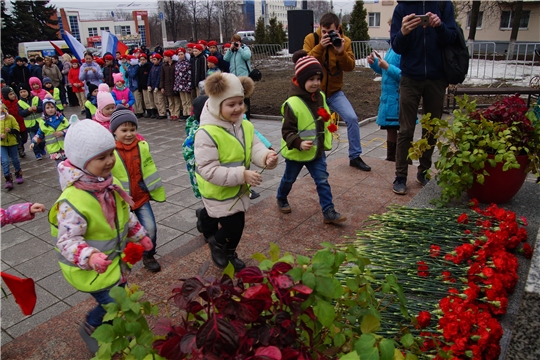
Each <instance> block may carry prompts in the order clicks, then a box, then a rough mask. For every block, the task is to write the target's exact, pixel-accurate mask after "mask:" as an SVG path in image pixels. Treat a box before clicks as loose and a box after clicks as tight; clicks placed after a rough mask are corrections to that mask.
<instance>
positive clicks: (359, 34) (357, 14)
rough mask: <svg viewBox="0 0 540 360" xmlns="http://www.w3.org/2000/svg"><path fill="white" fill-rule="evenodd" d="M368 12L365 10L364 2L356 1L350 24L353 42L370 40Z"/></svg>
mask: <svg viewBox="0 0 540 360" xmlns="http://www.w3.org/2000/svg"><path fill="white" fill-rule="evenodd" d="M366 19H367V11H366V9H365V8H364V2H363V1H356V3H355V4H354V7H353V11H352V13H351V19H350V23H349V37H350V38H351V40H352V41H367V40H369V34H368V24H367V20H366Z"/></svg>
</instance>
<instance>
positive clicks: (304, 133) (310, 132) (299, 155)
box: [281, 91, 332, 162]
mask: <svg viewBox="0 0 540 360" xmlns="http://www.w3.org/2000/svg"><path fill="white" fill-rule="evenodd" d="M321 96H322V97H323V102H324V108H325V109H326V111H328V113H330V109H329V108H328V105H327V104H326V97H325V96H324V93H323V92H322V91H321ZM286 104H289V107H290V108H291V109H292V110H293V112H294V115H295V116H296V119H298V135H299V136H300V138H301V139H302V141H313V147H312V148H311V149H309V150H307V151H300V150H298V149H289V148H288V147H287V143H286V141H285V140H284V139H281V148H282V149H283V150H282V151H281V155H283V157H284V158H285V159H289V160H293V161H299V162H308V161H311V160H313V159H314V158H315V156H316V155H317V144H318V141H317V137H318V134H317V123H316V122H317V121H323V120H317V119H318V118H319V115H318V114H313V113H312V112H311V110H310V109H309V107H308V105H307V104H306V103H305V102H304V100H302V99H301V98H300V97H298V96H291V97H290V98H288V99H287V100H286V101H285V102H284V103H283V105H282V106H281V114H282V115H283V112H284V107H285V105H286ZM283 121H285V119H283V120H282V122H283ZM331 149H332V133H331V132H330V131H328V127H327V126H326V124H325V125H324V150H326V151H328V150H331Z"/></svg>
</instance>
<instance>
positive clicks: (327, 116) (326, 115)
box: [317, 107, 330, 122]
mask: <svg viewBox="0 0 540 360" xmlns="http://www.w3.org/2000/svg"><path fill="white" fill-rule="evenodd" d="M317 115H319V116H320V117H321V118H322V119H323V120H324V122H327V121H328V120H330V114H329V113H328V111H326V109H325V108H323V107H320V108H319V110H317Z"/></svg>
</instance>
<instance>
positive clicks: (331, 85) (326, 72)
mask: <svg viewBox="0 0 540 360" xmlns="http://www.w3.org/2000/svg"><path fill="white" fill-rule="evenodd" d="M316 32H317V34H318V35H319V43H318V44H317V45H315V36H314V35H313V34H308V35H307V36H306V37H305V39H304V51H306V52H307V53H308V54H309V55H311V56H313V57H315V58H317V60H319V62H320V63H321V65H322V67H323V79H322V81H321V90H322V91H324V93H325V95H326V97H327V98H329V97H330V96H332V95H333V94H334V93H336V92H338V91H339V90H341V88H342V87H343V72H344V71H353V70H354V67H355V65H356V64H355V60H354V53H353V51H352V47H351V39H349V38H348V37H346V36H343V38H344V39H345V48H344V51H343V53H341V54H338V53H337V52H336V50H335V49H334V47H333V46H332V45H328V46H327V47H326V48H325V47H324V46H322V45H321V41H320V40H321V38H322V37H321V28H318V29H317V31H316Z"/></svg>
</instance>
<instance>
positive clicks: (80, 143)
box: [64, 120, 116, 170]
mask: <svg viewBox="0 0 540 360" xmlns="http://www.w3.org/2000/svg"><path fill="white" fill-rule="evenodd" d="M115 147H116V143H115V141H114V137H113V135H112V134H111V132H110V131H109V130H107V129H106V128H105V127H104V126H103V125H100V124H98V123H97V122H95V121H92V120H82V121H77V122H76V123H75V124H73V125H71V126H70V127H69V129H68V131H67V134H66V139H65V141H64V150H65V152H66V157H67V158H68V160H69V162H70V163H72V164H73V165H75V166H76V167H78V168H79V169H81V170H84V168H85V167H86V165H87V164H88V162H89V161H90V160H92V159H93V158H95V157H96V156H98V155H99V154H102V153H104V152H105V151H108V150H112V149H114V148H115Z"/></svg>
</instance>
